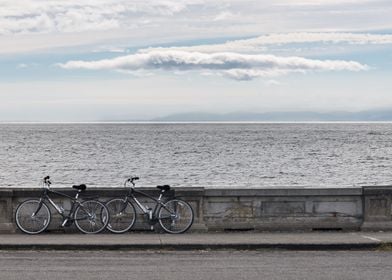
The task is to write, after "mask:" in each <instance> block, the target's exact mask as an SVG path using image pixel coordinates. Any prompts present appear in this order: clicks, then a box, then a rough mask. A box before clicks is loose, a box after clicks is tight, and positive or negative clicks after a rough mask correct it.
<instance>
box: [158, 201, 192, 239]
mask: <svg viewBox="0 0 392 280" xmlns="http://www.w3.org/2000/svg"><path fill="white" fill-rule="evenodd" d="M193 219H194V213H193V209H192V207H191V205H190V204H189V203H188V202H186V201H184V200H181V199H171V200H169V201H167V202H166V203H165V204H164V205H163V206H162V207H161V208H160V209H159V212H158V221H159V224H160V225H161V227H162V228H163V230H164V231H166V232H167V233H184V232H186V231H187V230H188V229H189V228H190V227H191V226H192V224H193Z"/></svg>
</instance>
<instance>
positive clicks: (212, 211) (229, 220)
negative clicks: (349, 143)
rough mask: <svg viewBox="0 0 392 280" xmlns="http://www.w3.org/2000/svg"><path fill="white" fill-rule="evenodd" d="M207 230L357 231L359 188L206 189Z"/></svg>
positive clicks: (360, 218)
mask: <svg viewBox="0 0 392 280" xmlns="http://www.w3.org/2000/svg"><path fill="white" fill-rule="evenodd" d="M203 205H204V221H205V223H206V226H207V228H208V229H211V230H222V229H223V230H230V229H233V230H234V229H257V230H312V229H347V230H353V229H354V230H355V229H360V227H361V224H362V213H363V211H362V209H363V204H362V189H361V188H347V189H337V188H329V189H326V188H313V189H311V188H298V189H293V188H280V189H237V190H232V191H230V190H227V189H226V190H220V189H219V190H218V189H206V190H205V194H204V197H203Z"/></svg>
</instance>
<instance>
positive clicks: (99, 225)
mask: <svg viewBox="0 0 392 280" xmlns="http://www.w3.org/2000/svg"><path fill="white" fill-rule="evenodd" d="M74 219H75V225H76V227H77V228H78V229H79V230H80V231H81V232H83V233H99V232H101V231H102V230H104V229H105V227H106V226H107V224H108V222H109V213H108V210H107V208H106V206H105V205H104V204H103V203H101V202H99V201H96V200H88V201H84V202H82V203H81V204H80V205H79V206H78V208H77V209H76V211H75V217H74Z"/></svg>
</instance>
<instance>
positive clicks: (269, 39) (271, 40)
mask: <svg viewBox="0 0 392 280" xmlns="http://www.w3.org/2000/svg"><path fill="white" fill-rule="evenodd" d="M294 43H296V44H297V43H301V44H305V43H306V44H310V43H330V44H340V43H346V44H352V45H365V44H372V45H376V44H392V34H368V33H330V32H324V33H322V32H318V33H309V32H298V33H278V34H269V35H263V36H259V37H255V38H251V39H244V40H232V41H227V42H225V43H223V44H209V45H198V46H186V47H170V48H147V49H144V50H140V52H150V51H152V50H161V51H162V50H184V51H195V52H208V53H213V52H245V53H252V52H260V51H264V50H266V46H270V45H283V44H294Z"/></svg>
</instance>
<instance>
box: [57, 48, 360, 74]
mask: <svg viewBox="0 0 392 280" xmlns="http://www.w3.org/2000/svg"><path fill="white" fill-rule="evenodd" d="M58 66H60V67H62V68H64V69H88V70H117V71H139V70H167V71H172V72H174V71H201V72H206V71H210V72H211V71H213V72H214V73H216V74H219V75H225V76H227V77H229V78H232V79H236V80H251V79H254V78H259V77H272V76H280V75H285V74H288V73H293V72H301V73H304V72H308V71H344V70H345V71H362V70H366V69H368V67H367V66H366V65H363V64H360V63H358V62H355V61H345V60H315V59H306V58H302V57H294V56H293V57H279V56H274V55H262V54H239V53H231V52H222V53H213V54H210V53H201V52H187V51H167V50H165V51H151V52H147V53H136V54H132V55H126V56H120V57H116V58H113V59H104V60H96V61H80V60H79V61H69V62H66V63H62V64H58Z"/></svg>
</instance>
